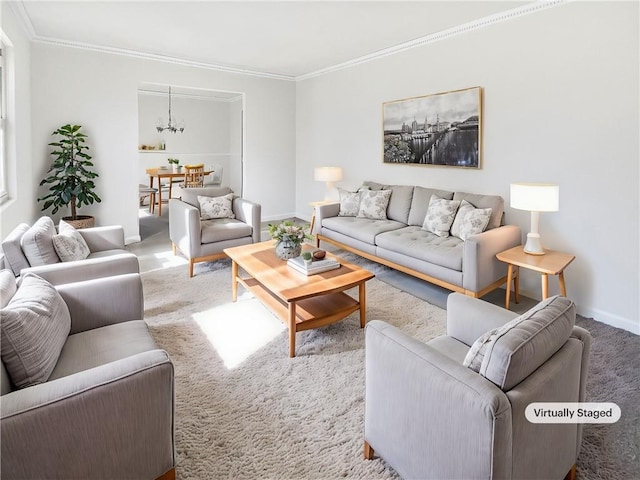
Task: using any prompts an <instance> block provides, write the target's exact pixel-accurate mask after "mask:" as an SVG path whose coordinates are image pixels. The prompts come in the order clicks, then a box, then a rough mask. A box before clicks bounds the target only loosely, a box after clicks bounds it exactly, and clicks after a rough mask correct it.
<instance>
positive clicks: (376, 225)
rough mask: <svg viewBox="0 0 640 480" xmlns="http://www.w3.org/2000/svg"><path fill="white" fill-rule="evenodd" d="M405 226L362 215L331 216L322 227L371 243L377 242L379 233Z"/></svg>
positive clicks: (324, 220) (324, 221)
mask: <svg viewBox="0 0 640 480" xmlns="http://www.w3.org/2000/svg"><path fill="white" fill-rule="evenodd" d="M403 227H404V224H402V223H400V222H394V221H393V220H371V219H368V218H360V217H329V218H325V219H323V220H322V228H327V229H329V230H333V231H334V232H338V233H341V234H343V235H346V236H348V237H351V238H355V239H356V240H360V241H361V242H365V243H368V244H370V245H374V244H375V239H376V236H377V235H379V234H381V233H384V232H389V231H391V230H398V229H400V228H403Z"/></svg>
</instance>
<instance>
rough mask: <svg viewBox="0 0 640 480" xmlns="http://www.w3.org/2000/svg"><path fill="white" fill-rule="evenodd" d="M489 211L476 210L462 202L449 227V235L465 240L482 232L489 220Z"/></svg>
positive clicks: (485, 209) (484, 209) (483, 209)
mask: <svg viewBox="0 0 640 480" xmlns="http://www.w3.org/2000/svg"><path fill="white" fill-rule="evenodd" d="M491 211H492V210H491V209H490V208H476V207H474V206H473V205H471V204H470V203H469V202H467V201H466V200H462V203H461V204H460V208H458V213H456V218H455V220H454V221H453V225H452V226H451V235H453V236H454V237H458V238H459V239H461V240H466V239H467V238H469V237H470V236H471V235H476V234H478V233H482V232H484V230H485V228H487V225H488V223H489V219H490V218H491Z"/></svg>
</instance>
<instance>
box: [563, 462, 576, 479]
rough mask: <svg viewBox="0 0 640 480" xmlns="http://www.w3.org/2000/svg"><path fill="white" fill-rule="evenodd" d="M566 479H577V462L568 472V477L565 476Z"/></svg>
mask: <svg viewBox="0 0 640 480" xmlns="http://www.w3.org/2000/svg"><path fill="white" fill-rule="evenodd" d="M564 480H576V464H575V463H574V464H573V466H572V467H571V470H569V472H568V473H567V475H566V477H564Z"/></svg>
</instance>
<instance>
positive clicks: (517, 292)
mask: <svg viewBox="0 0 640 480" xmlns="http://www.w3.org/2000/svg"><path fill="white" fill-rule="evenodd" d="M515 272H516V273H515V276H514V277H515V278H514V279H513V290H514V292H513V293H514V294H513V299H514V300H515V302H516V303H520V267H516V270H515Z"/></svg>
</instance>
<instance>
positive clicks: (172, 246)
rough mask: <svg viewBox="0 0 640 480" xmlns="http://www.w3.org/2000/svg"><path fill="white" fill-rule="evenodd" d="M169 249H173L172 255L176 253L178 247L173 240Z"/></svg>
mask: <svg viewBox="0 0 640 480" xmlns="http://www.w3.org/2000/svg"><path fill="white" fill-rule="evenodd" d="M171 250H173V256H174V257H175V256H176V255H177V254H178V247H176V244H175V243H173V242H171Z"/></svg>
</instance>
